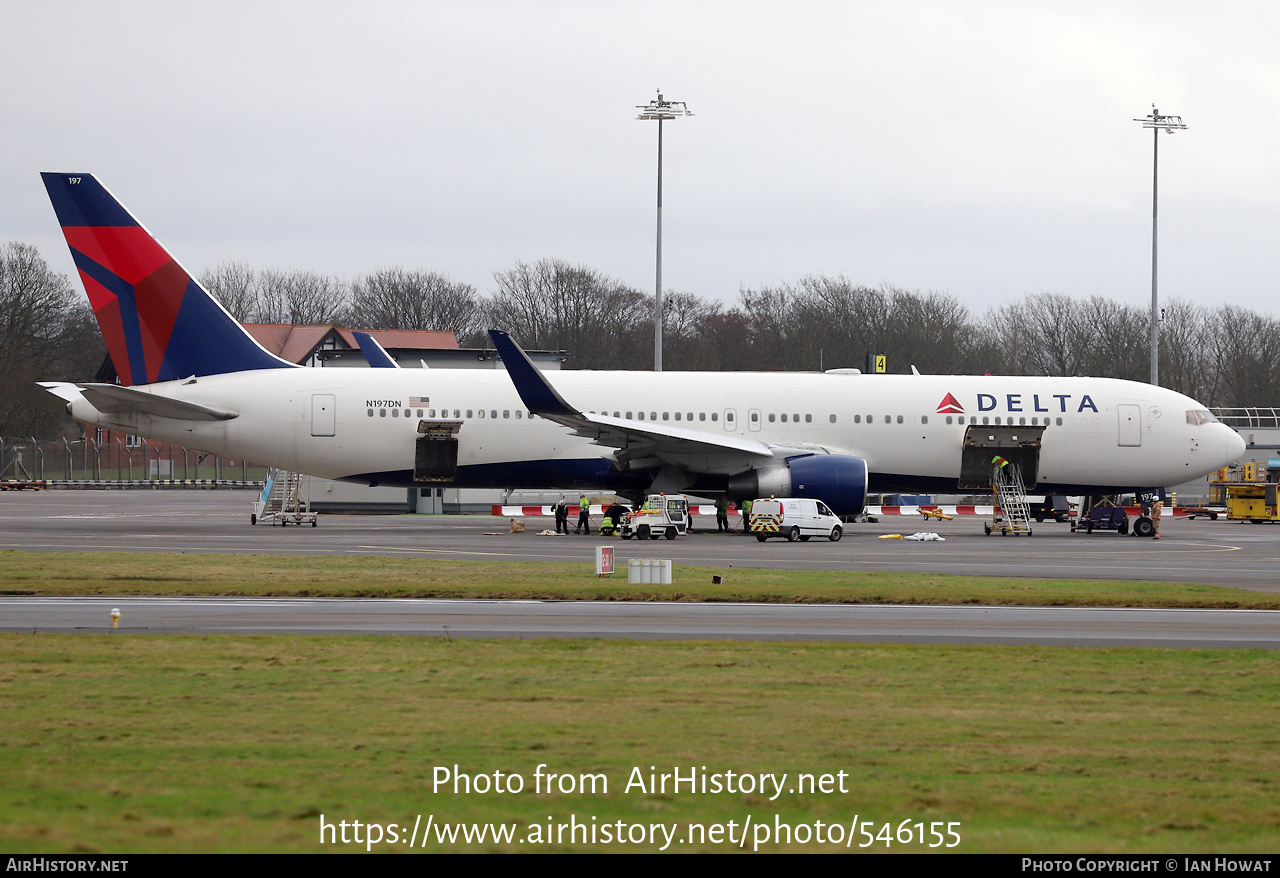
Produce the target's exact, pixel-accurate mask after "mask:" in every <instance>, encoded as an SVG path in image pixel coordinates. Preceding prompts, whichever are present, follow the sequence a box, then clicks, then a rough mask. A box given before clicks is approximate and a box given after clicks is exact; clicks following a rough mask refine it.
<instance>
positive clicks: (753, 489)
mask: <svg viewBox="0 0 1280 878" xmlns="http://www.w3.org/2000/svg"><path fill="white" fill-rule="evenodd" d="M729 493H730V495H732V496H737V497H747V496H749V497H750V498H751V499H755V498H757V497H768V496H771V495H772V496H774V497H808V498H810V499H813V500H821V501H822V502H823V503H826V504H827V505H828V506H830V507H831V511H832V512H834V513H835V514H836V515H860V514H862V512H863V510H864V509H866V507H867V462H866V461H865V460H863V459H862V458H860V457H849V456H848V455H843V454H806V455H804V456H802V457H791V458H788V459H787V463H786V465H785V466H772V467H765V468H764V469H753V470H747V471H746V472H744V473H738V474H737V475H735V476H731V477H730V478H729Z"/></svg>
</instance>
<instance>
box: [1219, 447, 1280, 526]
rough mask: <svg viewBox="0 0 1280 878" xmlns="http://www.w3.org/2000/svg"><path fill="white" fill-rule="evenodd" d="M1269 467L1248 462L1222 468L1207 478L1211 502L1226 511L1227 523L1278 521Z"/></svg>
mask: <svg viewBox="0 0 1280 878" xmlns="http://www.w3.org/2000/svg"><path fill="white" fill-rule="evenodd" d="M1271 469H1273V468H1272V467H1270V466H1268V465H1264V464H1260V463H1254V462H1253V461H1250V462H1248V463H1241V464H1233V465H1231V466H1229V467H1224V468H1222V469H1220V470H1218V471H1217V472H1216V473H1210V474H1209V486H1210V493H1211V500H1212V501H1213V502H1218V503H1223V504H1224V505H1225V506H1226V507H1227V519H1228V520H1229V521H1232V520H1234V521H1251V522H1253V523H1254V524H1257V523H1258V522H1261V521H1268V522H1272V521H1280V503H1278V502H1277V489H1278V488H1280V485H1277V484H1276V482H1274V481H1272V480H1271V476H1270V475H1269V470H1271Z"/></svg>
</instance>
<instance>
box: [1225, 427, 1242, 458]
mask: <svg viewBox="0 0 1280 878" xmlns="http://www.w3.org/2000/svg"><path fill="white" fill-rule="evenodd" d="M1223 427H1225V428H1226V431H1227V437H1226V439H1227V457H1226V461H1225V463H1234V462H1235V461H1237V460H1239V459H1240V458H1241V457H1243V456H1244V451H1245V444H1244V437H1242V436H1241V435H1240V434H1239V433H1237V432H1236V431H1235V430H1232V429H1231V428H1230V427H1227V426H1226V425H1225V424H1223ZM1225 463H1224V465H1225Z"/></svg>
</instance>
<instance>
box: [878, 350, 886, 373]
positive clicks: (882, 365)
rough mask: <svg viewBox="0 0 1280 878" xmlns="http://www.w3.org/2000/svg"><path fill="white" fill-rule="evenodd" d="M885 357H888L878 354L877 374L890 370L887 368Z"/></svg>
mask: <svg viewBox="0 0 1280 878" xmlns="http://www.w3.org/2000/svg"><path fill="white" fill-rule="evenodd" d="M885 359H886V357H885V355H884V354H876V374H877V375H879V374H881V373H883V372H887V371H888V369H887V368H886V364H885Z"/></svg>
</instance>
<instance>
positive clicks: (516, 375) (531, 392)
mask: <svg viewBox="0 0 1280 878" xmlns="http://www.w3.org/2000/svg"><path fill="white" fill-rule="evenodd" d="M489 337H490V338H492V339H493V344H494V347H496V348H497V349H498V353H499V355H501V357H502V363H503V365H504V366H506V367H507V374H508V375H510V376H511V383H513V384H514V385H515V386H516V392H517V393H519V394H520V399H521V400H522V401H523V402H524V404H525V405H526V406H527V407H528V409H529V411H531V412H533V413H534V414H536V415H538V416H540V417H543V418H546V419H547V420H549V421H555V422H556V423H557V424H563V425H564V426H566V427H569V428H570V429H572V430H573V431H574V432H575V433H576V434H578V435H579V436H585V437H587V438H589V439H592V440H593V441H595V442H596V443H597V444H599V445H605V446H609V447H613V448H638V447H647V448H648V449H649V450H653V451H664V452H669V453H676V454H717V453H724V452H735V453H737V454H749V455H755V456H759V457H768V458H772V457H775V456H777V454H776V450H775V449H774V448H773V447H771V446H769V445H766V444H764V443H763V442H757V441H755V440H754V439H742V438H740V437H738V436H717V435H715V434H714V433H707V432H705V431H702V430H690V429H687V428H684V427H670V426H667V425H665V424H663V425H661V426H660V425H658V424H656V423H652V422H649V421H633V420H629V419H627V418H614V417H610V416H609V415H597V414H591V413H590V412H582V411H579V410H578V409H576V408H575V407H574V406H572V405H570V404H569V403H568V402H567V401H566V400H565V399H564V397H562V396H561V395H560V394H559V393H558V392H557V391H556V389H555V388H554V387H552V386H551V382H550V381H548V380H547V378H546V376H545V375H543V374H542V373H541V372H539V371H538V367H537V366H535V365H533V361H532V360H530V359H529V355H528V354H526V353H525V352H524V350H523V349H522V348H521V347H520V346H519V345H518V344H516V343H515V342H514V341H512V339H511V336H510V335H508V334H507V333H505V332H503V331H502V330H499V329H491V330H489Z"/></svg>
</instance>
